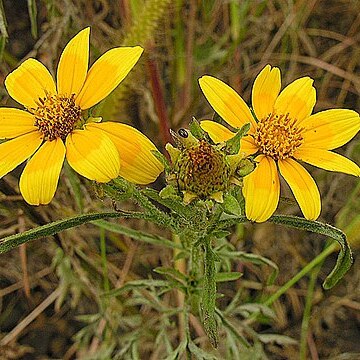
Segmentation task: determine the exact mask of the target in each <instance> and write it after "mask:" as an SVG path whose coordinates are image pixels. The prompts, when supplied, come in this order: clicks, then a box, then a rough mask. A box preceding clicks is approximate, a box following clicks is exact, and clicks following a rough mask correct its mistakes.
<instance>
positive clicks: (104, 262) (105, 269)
mask: <svg viewBox="0 0 360 360" xmlns="http://www.w3.org/2000/svg"><path fill="white" fill-rule="evenodd" d="M100 252H101V265H102V270H103V277H104V290H105V292H109V291H110V283H109V276H108V267H107V259H106V238H105V230H104V229H101V228H100Z"/></svg>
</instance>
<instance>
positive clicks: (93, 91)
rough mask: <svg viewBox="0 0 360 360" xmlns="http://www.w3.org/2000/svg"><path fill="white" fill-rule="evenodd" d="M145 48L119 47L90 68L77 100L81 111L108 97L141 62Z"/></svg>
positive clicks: (108, 52) (107, 53)
mask: <svg viewBox="0 0 360 360" xmlns="http://www.w3.org/2000/svg"><path fill="white" fill-rule="evenodd" d="M142 52H143V48H141V47H140V46H135V47H119V48H115V49H111V50H109V51H107V52H106V53H105V54H104V55H102V56H101V57H100V58H99V59H98V60H97V61H96V62H95V63H94V64H93V66H92V67H91V68H90V70H89V73H88V75H87V77H86V80H85V84H84V86H83V88H82V89H81V91H80V94H79V95H78V96H77V98H76V103H77V104H78V105H79V106H80V107H81V109H83V110H84V109H88V108H90V107H92V106H94V105H95V104H97V103H98V102H100V101H101V100H103V99H104V98H105V97H106V96H108V95H109V94H110V93H111V92H112V91H113V90H114V89H115V88H116V87H117V86H118V85H119V84H120V82H121V81H122V80H123V79H124V78H125V76H126V75H127V74H128V73H129V72H130V70H131V69H132V68H133V67H134V65H135V64H136V63H137V61H138V60H139V58H140V56H141V54H142Z"/></svg>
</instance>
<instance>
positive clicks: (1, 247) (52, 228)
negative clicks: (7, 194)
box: [0, 212, 137, 254]
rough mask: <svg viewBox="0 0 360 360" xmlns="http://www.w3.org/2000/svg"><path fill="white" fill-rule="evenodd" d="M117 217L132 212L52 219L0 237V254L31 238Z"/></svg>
mask: <svg viewBox="0 0 360 360" xmlns="http://www.w3.org/2000/svg"><path fill="white" fill-rule="evenodd" d="M136 214H137V213H134V215H136ZM119 217H125V218H128V217H132V214H131V213H126V212H109V213H92V214H83V215H77V216H74V217H71V218H68V219H63V220H58V221H54V222H52V223H50V224H46V225H43V226H39V227H37V228H35V229H31V230H27V231H24V232H22V233H20V234H15V235H10V236H7V237H5V238H2V239H0V254H2V253H5V252H7V251H9V250H11V249H13V248H15V247H17V246H19V245H21V244H24V243H27V242H29V241H31V240H35V239H39V238H41V237H45V236H51V235H54V234H57V233H59V232H61V231H64V230H67V229H71V228H73V227H75V226H79V225H82V224H85V223H88V222H90V221H93V220H98V219H105V218H119Z"/></svg>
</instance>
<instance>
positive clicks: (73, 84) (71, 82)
mask: <svg viewBox="0 0 360 360" xmlns="http://www.w3.org/2000/svg"><path fill="white" fill-rule="evenodd" d="M89 36H90V28H89V27H87V28H85V29H84V30H81V31H80V32H79V33H78V34H77V35H75V36H74V37H73V38H72V39H71V40H70V41H69V42H68V44H67V45H66V46H65V49H64V51H63V52H62V54H61V57H60V60H59V65H58V68H57V89H58V93H59V94H62V95H71V94H78V93H79V92H80V90H81V88H82V86H83V85H84V82H85V78H86V74H87V71H88V65H89Z"/></svg>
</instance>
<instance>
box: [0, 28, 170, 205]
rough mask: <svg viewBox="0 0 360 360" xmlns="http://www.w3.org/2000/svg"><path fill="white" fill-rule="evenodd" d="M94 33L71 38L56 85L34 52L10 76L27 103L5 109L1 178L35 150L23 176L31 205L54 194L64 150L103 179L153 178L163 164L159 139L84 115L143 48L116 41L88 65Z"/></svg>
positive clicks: (82, 170)
mask: <svg viewBox="0 0 360 360" xmlns="http://www.w3.org/2000/svg"><path fill="white" fill-rule="evenodd" d="M89 36H90V28H85V29H84V30H82V31H80V32H79V33H78V34H77V35H76V36H75V37H74V38H73V39H71V40H70V42H69V43H68V44H67V45H66V47H65V49H64V51H63V52H62V54H61V57H60V61H59V64H58V68H57V82H56V84H55V82H54V80H53V77H52V76H51V74H50V72H49V71H48V70H47V68H46V67H45V66H44V65H43V64H42V63H40V62H39V61H37V60H36V59H32V58H30V59H27V60H25V61H24V62H23V63H22V64H21V65H20V66H19V67H18V68H17V69H15V70H14V71H13V72H11V73H10V74H9V75H8V76H7V78H6V79H5V86H6V89H7V91H8V92H9V94H10V96H11V97H12V98H13V99H14V100H16V101H17V102H19V103H20V104H22V105H23V106H24V107H25V109H26V110H20V109H14V108H0V139H5V140H7V141H5V142H3V143H1V144H0V178H1V177H2V176H4V175H6V174H7V173H8V172H10V171H11V170H13V169H14V168H15V167H16V166H18V165H19V164H21V163H22V162H23V161H25V160H26V159H28V158H30V157H31V158H30V160H29V161H28V163H27V164H26V166H25V168H24V171H23V172H22V174H21V177H20V182H19V187H20V191H21V194H22V196H23V197H24V199H25V200H26V201H27V202H28V203H29V204H31V205H39V204H48V203H49V202H50V201H51V199H52V198H53V196H54V194H55V191H56V188H57V183H58V180H59V175H60V171H61V168H62V164H63V162H64V159H65V157H66V159H67V161H68V163H69V164H70V166H71V167H72V168H73V169H74V170H75V171H77V172H78V173H79V174H81V175H83V176H85V177H86V178H88V179H90V180H95V181H98V182H107V181H109V180H111V179H113V178H116V177H117V176H119V175H120V176H123V177H124V178H125V179H127V180H129V181H131V182H135V183H138V184H148V183H150V182H153V181H154V180H155V179H156V178H157V176H158V175H159V174H160V172H161V171H162V170H163V166H162V165H161V163H160V162H159V161H158V160H157V159H156V158H155V156H154V155H153V154H152V153H151V150H155V146H154V145H153V144H152V143H151V141H150V140H149V139H148V138H146V137H145V136H144V135H143V134H141V133H140V132H139V131H137V130H136V129H134V128H132V127H131V126H128V125H125V124H119V123H115V122H105V123H95V122H91V121H89V122H87V121H86V120H84V119H83V118H82V111H83V110H86V109H89V108H90V107H92V106H94V105H95V104H97V103H98V102H100V101H101V100H103V99H104V98H105V97H106V96H107V95H109V93H110V92H111V91H113V90H114V89H115V87H116V86H117V85H118V84H119V83H120V82H121V81H122V80H123V79H124V78H125V76H126V75H127V74H128V73H129V71H130V70H131V69H132V68H133V66H134V65H135V64H136V62H137V61H138V59H139V58H140V56H141V54H142V52H143V49H142V48H141V47H140V46H135V47H117V48H114V49H111V50H109V51H107V52H106V53H105V54H103V55H102V56H101V57H100V58H99V59H98V60H97V61H96V62H95V63H94V64H93V65H92V66H91V68H90V69H89V70H88V63H89ZM9 139H10V140H9Z"/></svg>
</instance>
